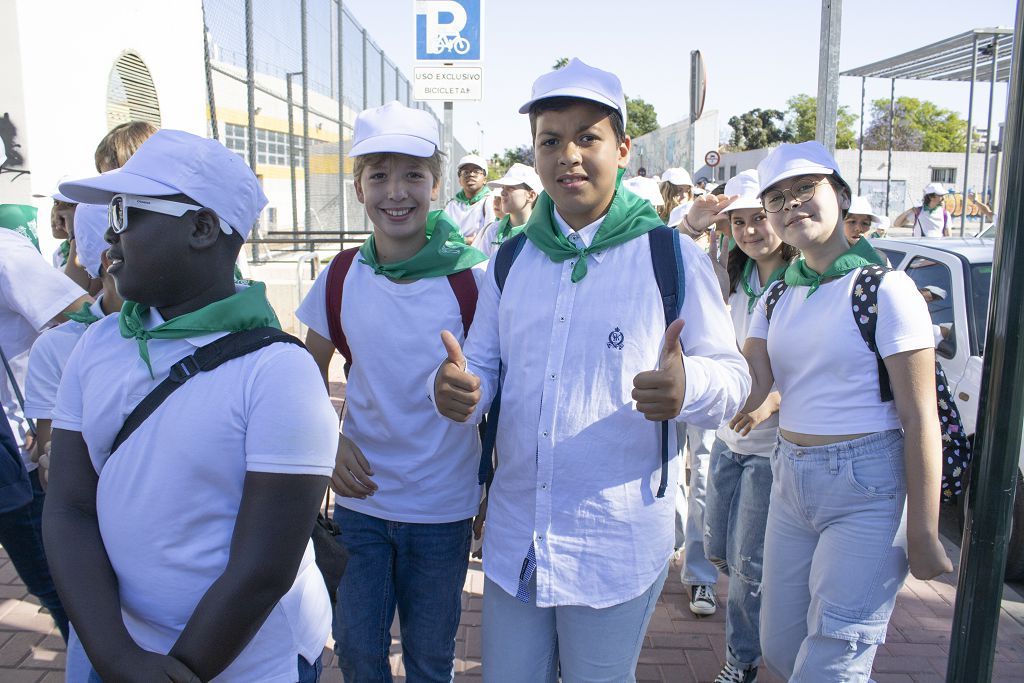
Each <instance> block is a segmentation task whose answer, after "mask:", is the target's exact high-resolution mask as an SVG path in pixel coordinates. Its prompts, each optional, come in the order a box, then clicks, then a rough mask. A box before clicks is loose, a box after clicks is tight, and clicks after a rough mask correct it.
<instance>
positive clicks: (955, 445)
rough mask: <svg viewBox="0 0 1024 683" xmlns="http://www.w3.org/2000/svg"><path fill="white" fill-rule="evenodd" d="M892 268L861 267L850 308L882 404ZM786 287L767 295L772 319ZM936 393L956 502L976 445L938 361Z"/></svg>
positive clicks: (949, 494)
mask: <svg viewBox="0 0 1024 683" xmlns="http://www.w3.org/2000/svg"><path fill="white" fill-rule="evenodd" d="M890 270H891V269H890V268H884V267H882V266H879V265H875V264H871V265H868V266H864V267H863V268H861V271H860V273H859V274H858V275H857V281H856V283H854V286H853V295H852V296H851V298H850V308H851V311H852V312H853V319H854V321H855V322H856V323H857V329H858V330H860V336H861V338H862V339H863V340H864V343H865V344H867V345H868V348H869V349H871V352H872V353H874V354H875V359H876V361H877V363H878V389H879V396H880V398H881V400H882V402H883V403H886V402H888V401H891V400H893V395H892V385H891V384H890V383H889V371H888V370H887V369H886V367H885V362H884V361H883V360H882V357H881V356H880V355H878V348H877V346H876V345H875V329H876V328H877V327H878V288H879V287H880V286H881V284H882V278H883V277H885V274H886V273H888V272H889V271H890ZM786 289H787V285H786V283H785V281H784V280H780V281H779V282H776V283H775V284H774V285H773V286H772V288H771V290H769V291H768V293H767V294H766V295H765V302H764V304H765V313H766V314H767V317H768V321H769V322H771V319H772V312H773V311H774V310H775V305H776V304H778V302H779V299H781V298H782V294H783V292H785V291H786ZM935 394H936V399H937V400H936V410H937V411H938V414H939V428H940V430H941V432H942V502H943V503H947V504H953V503H955V502H956V500H957V499H958V498H959V496H960V494H961V493H962V492H963V475H964V472H965V471H966V470H967V466H968V465H969V464H970V462H971V456H972V451H973V448H972V445H971V442H970V440H969V439H968V438H967V432H966V431H964V424H963V422H962V421H961V420H960V411H959V410H958V409H957V406H956V401H954V400H953V393H952V391H951V388H950V386H949V382H948V381H946V374H945V373H944V372H943V371H942V366H941V365H940V364H939V362H938V361H936V362H935Z"/></svg>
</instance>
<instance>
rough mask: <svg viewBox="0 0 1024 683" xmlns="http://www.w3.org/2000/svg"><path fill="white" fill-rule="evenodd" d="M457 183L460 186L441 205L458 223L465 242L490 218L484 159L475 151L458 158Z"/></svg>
mask: <svg viewBox="0 0 1024 683" xmlns="http://www.w3.org/2000/svg"><path fill="white" fill-rule="evenodd" d="M457 171H458V176H459V185H461V186H462V189H461V190H459V192H458V194H456V195H455V196H454V197H452V198H451V199H450V200H449V201H448V203H447V204H446V205H445V207H444V210H445V213H447V214H448V216H449V217H450V218H451V219H452V220H453V221H455V223H456V224H457V225H458V226H459V231H460V232H461V233H462V236H463V237H464V238H465V239H466V243H467V244H473V242H474V240H476V238H477V236H478V235H479V234H480V231H481V230H483V229H484V228H485V227H487V226H488V225H490V224H491V223H493V222H494V206H493V203H492V201H491V190H490V188H488V187H487V185H486V183H487V161H486V160H485V159H484V158H483V157H482V156H480V155H479V154H467V155H466V156H464V157H462V158H461V159H459V166H458V169H457Z"/></svg>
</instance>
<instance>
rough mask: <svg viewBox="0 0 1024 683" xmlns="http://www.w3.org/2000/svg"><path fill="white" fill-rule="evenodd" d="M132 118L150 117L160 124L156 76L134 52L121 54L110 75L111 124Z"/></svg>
mask: <svg viewBox="0 0 1024 683" xmlns="http://www.w3.org/2000/svg"><path fill="white" fill-rule="evenodd" d="M129 121H146V122H147V123H151V124H153V125H154V126H156V127H157V128H159V127H160V102H159V101H158V100H157V96H156V86H155V85H153V77H152V76H151V75H150V73H149V68H148V67H147V66H146V63H145V62H143V61H142V58H141V57H139V56H138V55H137V54H135V53H134V52H125V53H124V54H123V55H121V56H120V57H118V58H117V61H116V62H114V68H112V69H111V70H110V77H109V78H108V79H107V128H108V129H110V128H113V127H115V126H119V125H121V124H122V123H128V122H129Z"/></svg>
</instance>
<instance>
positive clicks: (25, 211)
mask: <svg viewBox="0 0 1024 683" xmlns="http://www.w3.org/2000/svg"><path fill="white" fill-rule="evenodd" d="M37 213H38V212H37V209H36V207H34V206H27V205H25V204H0V228H6V229H7V230H13V231H14V232H16V233H18V234H19V235H21V236H23V237H25V238H26V239H27V240H28V241H29V242H31V243H32V246H34V247H35V248H36V251H39V238H38V237H37V236H36V216H37ZM65 260H66V257H65Z"/></svg>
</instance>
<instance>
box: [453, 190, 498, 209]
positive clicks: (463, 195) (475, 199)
mask: <svg viewBox="0 0 1024 683" xmlns="http://www.w3.org/2000/svg"><path fill="white" fill-rule="evenodd" d="M490 192H491V191H490V190H489V189H487V186H486V185H485V186H484V187H482V188H481V189H480V191H479V192H477V193H476V194H475V195H473V198H472V199H468V198H467V197H466V191H465V190H459V193H458V194H457V195H455V201H457V202H458V203H459V204H465V205H466V206H472V205H473V204H476V203H477V202H478V201H480V200H481V199H483V198H484V197H486V196H487V195H488V194H490Z"/></svg>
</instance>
